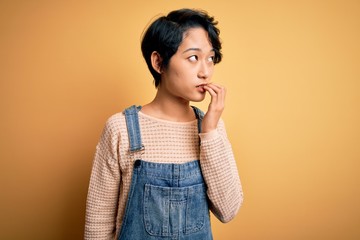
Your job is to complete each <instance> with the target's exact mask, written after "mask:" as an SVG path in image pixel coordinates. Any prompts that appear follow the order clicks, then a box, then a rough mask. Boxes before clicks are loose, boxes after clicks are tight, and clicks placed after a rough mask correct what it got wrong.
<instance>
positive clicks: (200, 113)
mask: <svg viewBox="0 0 360 240" xmlns="http://www.w3.org/2000/svg"><path fill="white" fill-rule="evenodd" d="M191 107H192V108H193V110H194V112H195V115H196V118H197V120H198V132H199V133H201V123H202V120H203V118H204V112H203V111H201V110H200V109H199V108H197V107H195V106H191Z"/></svg>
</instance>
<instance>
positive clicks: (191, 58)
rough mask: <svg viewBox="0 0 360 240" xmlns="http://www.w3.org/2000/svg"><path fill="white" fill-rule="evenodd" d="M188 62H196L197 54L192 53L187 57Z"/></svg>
mask: <svg viewBox="0 0 360 240" xmlns="http://www.w3.org/2000/svg"><path fill="white" fill-rule="evenodd" d="M189 60H190V62H196V61H197V56H195V55H193V56H190V57H189Z"/></svg>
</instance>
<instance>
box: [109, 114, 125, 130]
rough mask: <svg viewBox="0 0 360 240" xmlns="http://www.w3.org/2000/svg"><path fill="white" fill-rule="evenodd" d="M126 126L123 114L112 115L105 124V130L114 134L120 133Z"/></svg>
mask: <svg viewBox="0 0 360 240" xmlns="http://www.w3.org/2000/svg"><path fill="white" fill-rule="evenodd" d="M124 127H126V125H125V116H124V114H123V112H117V113H114V114H112V115H111V116H110V117H108V119H107V120H106V122H105V127H104V128H105V130H106V131H110V132H112V133H118V132H120V130H121V129H122V128H124Z"/></svg>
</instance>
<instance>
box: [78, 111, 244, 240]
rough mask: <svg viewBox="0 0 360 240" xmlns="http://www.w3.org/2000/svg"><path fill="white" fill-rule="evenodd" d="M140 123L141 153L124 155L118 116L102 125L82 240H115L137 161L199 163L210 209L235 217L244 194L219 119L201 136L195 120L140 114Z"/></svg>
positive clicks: (222, 217)
mask: <svg viewBox="0 0 360 240" xmlns="http://www.w3.org/2000/svg"><path fill="white" fill-rule="evenodd" d="M139 122H140V128H141V137H142V141H143V144H144V146H145V151H144V152H142V153H136V154H129V140H128V134H127V128H126V122H125V116H124V115H123V113H117V114H115V115H113V116H111V117H110V118H109V119H108V121H107V122H106V125H105V127H104V130H103V132H102V135H101V138H100V141H99V143H98V145H97V147H96V153H95V157H94V162H93V168H92V173H91V178H90V184H89V191H88V198H87V205H86V219H85V220H86V223H85V239H116V237H117V236H118V234H119V231H120V228H121V223H122V219H123V217H124V211H125V205H126V201H127V198H128V192H129V188H130V185H131V178H132V172H133V164H134V162H135V160H136V159H145V160H146V161H149V162H156V163H187V162H190V161H194V160H196V159H200V165H201V170H202V174H203V177H204V180H205V182H206V185H207V195H208V197H209V200H210V203H209V205H210V209H211V211H212V212H213V213H214V215H215V216H216V217H217V218H218V219H219V220H220V221H222V222H228V221H230V220H231V219H232V218H234V217H235V215H236V213H237V212H238V210H239V208H240V206H241V203H242V201H243V193H242V187H241V183H240V179H239V175H238V172H237V168H236V163H235V159H234V156H233V152H232V149H231V145H230V143H229V141H228V139H227V135H226V131H225V126H224V123H223V121H221V120H220V122H219V124H218V127H217V129H216V130H214V131H212V132H209V133H200V134H198V127H197V120H194V121H191V122H185V123H184V122H171V121H166V120H160V119H157V118H153V117H151V116H148V115H145V114H144V113H142V112H141V111H140V112H139ZM199 136H200V139H199ZM199 141H200V142H201V144H199Z"/></svg>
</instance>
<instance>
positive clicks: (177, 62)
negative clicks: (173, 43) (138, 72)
mask: <svg viewBox="0 0 360 240" xmlns="http://www.w3.org/2000/svg"><path fill="white" fill-rule="evenodd" d="M214 57H215V52H214V50H213V47H212V45H211V43H210V41H209V38H208V34H207V32H206V31H205V30H204V29H203V28H200V27H199V28H190V29H189V30H188V31H186V32H185V33H184V38H183V41H182V42H181V44H180V46H179V48H178V50H177V52H176V53H175V54H174V55H173V56H172V57H171V59H170V62H169V65H168V67H167V68H166V69H164V71H163V73H162V74H161V84H160V88H161V89H162V90H163V91H166V92H167V93H168V95H169V96H171V97H173V98H175V99H178V100H181V101H194V102H199V101H202V100H203V99H204V98H205V92H206V91H205V90H204V88H203V87H202V85H204V84H207V83H209V82H210V80H211V77H212V75H213V71H214V62H213V61H214Z"/></svg>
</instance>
